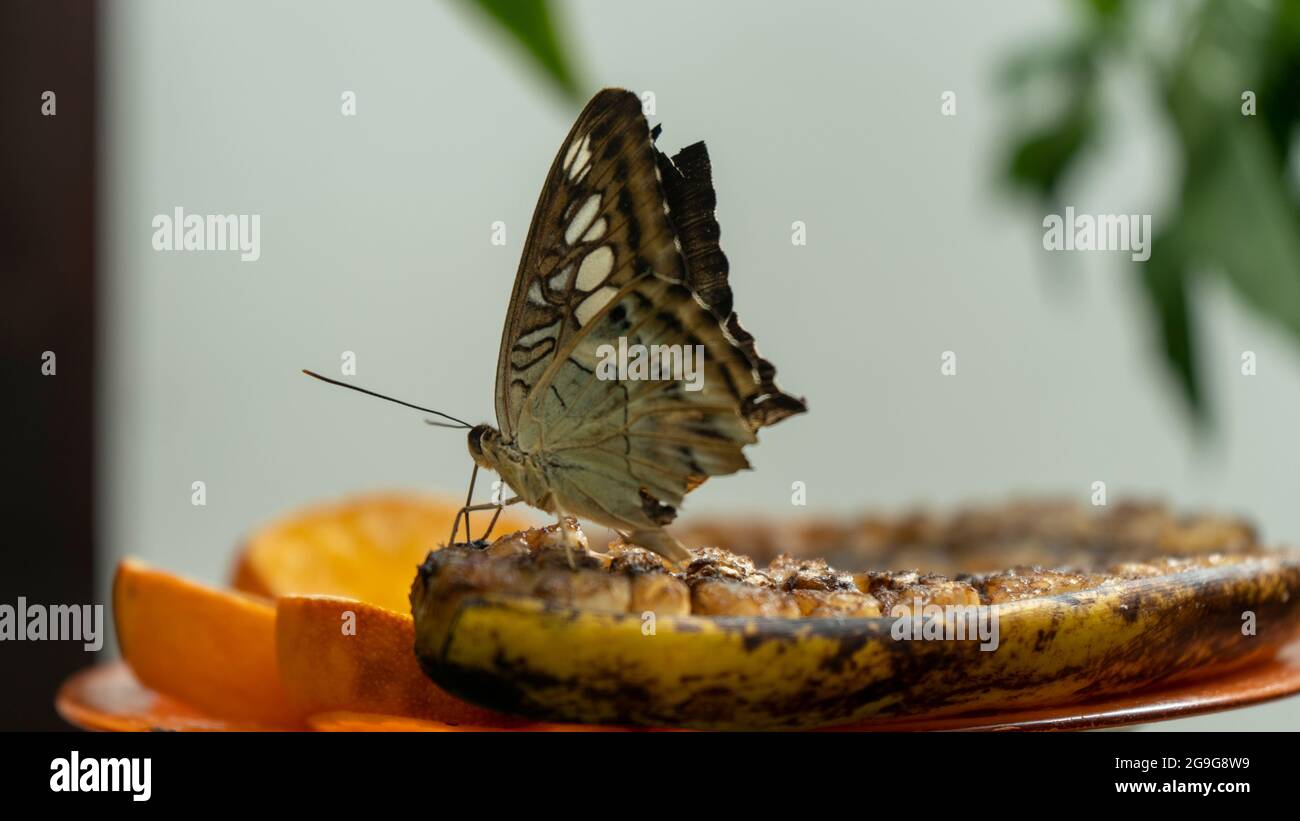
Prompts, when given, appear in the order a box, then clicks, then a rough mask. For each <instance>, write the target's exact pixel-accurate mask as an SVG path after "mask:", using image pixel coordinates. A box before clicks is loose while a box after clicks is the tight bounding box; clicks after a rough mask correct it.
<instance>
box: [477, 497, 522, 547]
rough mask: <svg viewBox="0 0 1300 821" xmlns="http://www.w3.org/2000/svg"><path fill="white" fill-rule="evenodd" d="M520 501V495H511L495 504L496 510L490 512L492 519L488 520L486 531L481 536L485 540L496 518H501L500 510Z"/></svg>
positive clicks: (490, 532) (495, 524)
mask: <svg viewBox="0 0 1300 821" xmlns="http://www.w3.org/2000/svg"><path fill="white" fill-rule="evenodd" d="M522 501H523V498H522V497H520V496H511V497H510V498H509V499H506V500H505V501H504V502H502V503H501V504H499V505H495V507H496V509H497V512H496V513H493V514H492V521H490V522H488V527H487V532H486V533H484V534H483V536H482V537H481V538H482V539H484V540H486V539H487V538H488V537H489V536H491V535H492V529H493V528H494V527H496V526H497V519H499V518H501V511H503V510H505V509H506V508H507V507H508V506H510V505H513V504H517V503H519V502H522ZM492 506H493V505H489V507H492Z"/></svg>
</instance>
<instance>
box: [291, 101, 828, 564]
mask: <svg viewBox="0 0 1300 821" xmlns="http://www.w3.org/2000/svg"><path fill="white" fill-rule="evenodd" d="M659 133H660V128H659V127H656V128H655V129H654V130H651V129H650V127H649V124H648V123H647V122H646V118H645V115H644V114H643V112H642V109H641V101H640V99H639V98H638V97H637V96H636V95H635V94H633V93H632V92H630V91H625V90H622V89H605V90H603V91H601V92H599V93H598V94H596V96H595V97H593V98H592V99H591V101H590V102H589V103H588V104H587V106H586V107H585V108H584V109H583V111H582V113H581V114H580V115H579V116H578V119H577V121H576V122H575V123H574V125H573V128H572V129H571V130H570V131H569V135H568V137H567V138H566V139H565V141H564V144H563V145H562V146H561V147H560V150H559V152H558V153H557V155H556V157H555V161H554V162H553V163H552V165H551V170H550V172H549V173H548V174H547V177H546V183H545V185H544V186H543V188H542V193H541V196H540V198H539V199H538V202H537V207H536V210H535V212H534V214H533V221H532V225H531V227H530V229H529V232H528V238H527V241H526V243H525V245H524V251H523V257H522V259H521V260H520V263H519V270H518V272H517V274H516V276H515V284H514V290H513V292H512V294H511V296H510V305H509V309H508V311H507V314H506V322H505V328H504V330H503V332H502V334H501V349H500V354H499V357H498V361H497V373H496V416H497V423H498V425H499V427H495V428H494V427H492V426H490V425H474V426H470V425H468V424H467V423H460V424H462V425H464V426H465V427H469V428H470V430H469V452H470V455H471V457H472V458H473V461H474V465H475V476H476V475H477V471H478V468H480V467H481V468H484V469H487V470H491V471H494V472H496V473H497V474H498V475H499V476H500V477H501V480H502V482H503V483H504V484H505V485H508V486H509V487H510V489H511V490H512V491H513V492H514V493H515V494H517V495H516V496H514V497H512V498H509V499H505V500H500V501H498V502H495V503H493V504H484V505H473V504H472V502H471V500H472V495H473V478H471V484H470V498H469V499H467V500H466V505H465V507H464V508H463V509H462V511H461V513H462V514H463V515H464V516H465V518H466V529H467V530H468V516H469V512H470V511H472V510H485V509H490V508H496V510H497V512H498V513H499V512H500V510H501V508H502V507H503V506H504V505H507V504H514V503H517V502H524V503H527V504H529V505H531V506H533V507H535V508H539V509H541V510H544V511H547V512H549V513H553V514H555V515H556V516H557V517H558V518H559V519H560V520H561V521H563V520H564V518H565V517H567V516H573V517H576V518H578V519H583V520H588V521H592V522H595V523H598V524H601V525H605V526H606V527H609V528H612V529H614V530H615V531H617V532H619V533H620V534H621V535H622V536H623V537H624V538H625V540H626V541H628V542H630V543H632V544H636V545H638V546H641V547H645V548H649V549H651V550H654V551H656V552H657V553H660V554H661V555H663V556H665V557H666V558H669V559H671V560H675V561H679V560H682V559H686V558H689V556H690V553H689V552H688V551H687V550H686V549H685V548H684V547H683V546H682V545H681V544H680V543H679V542H678V541H677V540H676V539H674V538H673V537H672V536H671V535H669V534H668V533H667V532H666V531H665V529H664V528H665V526H666V525H668V524H670V523H671V522H672V521H673V519H674V518H675V517H676V515H677V508H678V506H680V505H681V503H682V499H683V497H684V496H685V495H686V494H687V493H689V492H690V491H691V490H693V489H695V488H696V487H699V485H700V484H701V483H703V482H704V481H705V479H707V478H708V477H710V476H721V475H726V474H730V473H735V472H736V471H738V470H742V469H745V468H748V467H749V462H748V460H747V459H746V458H745V455H744V453H743V452H742V451H743V448H744V446H745V445H749V444H753V443H755V442H756V441H757V432H758V430H759V429H760V428H763V427H766V426H768V425H772V424H774V423H776V422H779V421H781V420H782V419H784V418H786V417H788V416H791V415H794V414H798V413H803V412H804V411H806V410H807V404H806V403H805V401H804V400H803V399H798V398H795V397H793V396H791V395H789V394H787V393H784V392H783V391H782V390H781V389H780V388H778V387H777V385H776V380H775V376H776V369H775V368H774V367H773V366H772V364H771V363H770V362H768V361H767V360H765V359H763V358H762V357H761V356H759V354H758V351H757V350H756V349H755V347H754V338H753V337H752V336H751V335H750V334H749V333H748V332H746V331H745V330H744V328H742V327H741V325H740V322H739V320H737V318H736V314H735V312H734V311H733V310H732V293H731V287H730V285H729V284H728V281H727V274H728V264H727V258H726V256H725V255H724V254H723V253H722V249H721V248H720V247H719V244H718V239H719V233H720V232H719V228H718V222H717V219H716V217H715V216H714V207H715V205H716V202H717V198H716V195H715V193H714V190H713V183H712V170H711V165H710V163H709V154H708V151H707V150H706V149H705V146H704V143H703V142H697V143H695V144H693V145H690V146H687V147H686V148H683V149H682V150H681V151H679V152H678V153H677V154H676V155H674V156H673V157H672V158H671V159H669V158H668V157H667V156H666V155H665V154H664V153H663V152H661V151H660V150H659V149H658V148H657V147H656V141H657V139H658V137H659ZM627 350H633V351H636V352H639V353H640V354H641V357H640V358H641V360H642V361H641V364H642V366H643V367H641V368H639V369H638V368H636V367H635V364H632V365H628V366H627V367H622V366H620V367H618V368H614V367H606V366H608V365H611V362H610V360H609V357H610V354H611V353H612V352H614V351H620V352H621V351H627ZM647 352H648V354H647ZM692 353H696V354H699V355H698V356H697V357H696V364H697V368H696V372H695V373H693V374H689V378H688V375H687V374H686V373H684V369H683V368H682V367H679V366H681V365H682V364H683V363H685V364H689V362H690V359H691V354H692ZM647 358H648V359H649V360H650V364H651V365H652V366H653V365H663V366H664V367H662V368H661V367H651V368H649V369H647V368H645V367H644V365H645V364H646V359H647ZM647 370H648V377H647V375H646V372H647ZM313 375H314V374H313ZM327 381H333V380H327ZM349 387H350V386H349ZM403 404H406V403H403ZM440 415H442V416H444V417H445V416H446V415H445V414H440ZM446 418H450V419H453V421H455V422H458V423H459V422H460V420H456V419H454V417H446ZM495 521H496V519H495V517H494V518H493V524H495ZM459 525H460V516H457V519H456V524H455V525H454V526H453V532H452V541H453V542H454V540H455V537H456V532H457V531H456V529H457V528H459ZM491 528H492V525H491V524H490V525H489V527H488V530H489V533H490V531H491ZM561 531H562V532H566V531H565V528H561Z"/></svg>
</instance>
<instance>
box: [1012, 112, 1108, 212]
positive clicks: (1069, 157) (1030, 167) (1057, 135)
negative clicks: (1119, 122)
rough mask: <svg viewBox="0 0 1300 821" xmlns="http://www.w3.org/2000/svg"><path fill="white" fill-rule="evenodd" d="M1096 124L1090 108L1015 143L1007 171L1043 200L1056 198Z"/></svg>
mask: <svg viewBox="0 0 1300 821" xmlns="http://www.w3.org/2000/svg"><path fill="white" fill-rule="evenodd" d="M1094 131H1095V125H1094V123H1093V119H1092V117H1091V115H1090V113H1089V112H1087V111H1079V112H1075V113H1071V115H1070V116H1067V117H1066V118H1064V119H1063V120H1062V121H1061V122H1058V123H1054V124H1053V125H1051V126H1048V127H1046V128H1044V129H1042V130H1040V131H1038V132H1037V133H1034V134H1030V135H1028V136H1026V137H1024V138H1023V140H1022V142H1021V143H1020V144H1019V145H1017V146H1016V147H1015V149H1014V150H1013V152H1012V154H1011V159H1010V162H1009V163H1008V168H1007V174H1008V175H1009V176H1010V178H1011V180H1012V182H1014V183H1016V184H1017V185H1019V186H1021V187H1022V188H1026V189H1028V190H1029V191H1030V192H1031V193H1033V194H1034V195H1035V196H1037V197H1038V198H1039V199H1040V200H1041V201H1044V202H1056V201H1057V199H1058V193H1059V190H1060V187H1061V181H1062V179H1063V178H1064V177H1065V174H1066V172H1067V171H1068V170H1069V169H1070V167H1071V166H1072V165H1073V164H1074V160H1075V158H1076V157H1078V155H1079V152H1080V151H1082V150H1083V148H1084V146H1086V145H1087V144H1088V142H1089V141H1090V140H1091V138H1092V136H1093V133H1094Z"/></svg>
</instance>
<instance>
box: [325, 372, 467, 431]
mask: <svg viewBox="0 0 1300 821" xmlns="http://www.w3.org/2000/svg"><path fill="white" fill-rule="evenodd" d="M302 372H303V373H305V374H307V375H308V376H310V377H312V378H314V379H319V380H320V381H322V382H328V383H329V384H331V385H338V386H339V387H340V388H347V389H348V390H350V391H356V392H357V393H364V394H366V395H367V396H375V397H378V398H380V399H386V400H388V401H389V402H394V403H396V404H398V405H405V406H406V407H408V408H414V409H415V410H418V411H424V412H425V413H432V414H433V415H434V416H441V417H442V418H443V419H450V420H451V421H453V422H455V423H456V424H455V425H448V424H446V423H445V422H435V421H433V420H431V419H426V420H425V421H426V422H427V423H428V424H430V425H437V426H438V427H440V428H472V427H474V426H473V425H471V424H470V423H469V422H466V421H463V420H461V419H457V418H456V417H454V416H452V415H451V414H448V413H443V412H442V411H436V410H433V409H432V408H422V407H420V406H419V405H412V404H411V403H410V402H403V401H402V400H400V399H394V398H393V397H391V396H384V395H383V394H382V393H375V392H374V391H371V390H366V389H365V388H359V387H357V386H356V385H349V384H348V383H347V382H340V381H339V380H337V379H330V378H329V377H328V376H321V375H320V374H318V373H316V372H315V371H309V370H307V369H306V368H303V370H302Z"/></svg>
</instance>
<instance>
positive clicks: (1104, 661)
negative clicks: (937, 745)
mask: <svg viewBox="0 0 1300 821" xmlns="http://www.w3.org/2000/svg"><path fill="white" fill-rule="evenodd" d="M537 534H538V532H537V531H530V532H529V533H528V534H524V535H523V536H516V537H514V542H513V543H506V542H507V541H508V540H502V541H501V542H498V543H497V544H496V545H494V546H493V547H492V548H489V549H488V550H485V551H483V550H472V549H470V548H460V547H453V548H449V549H444V550H442V551H436V552H434V553H431V554H430V555H429V558H428V559H427V560H426V562H425V563H424V565H423V566H422V567H421V568H420V572H419V574H418V576H417V578H416V580H415V582H414V585H413V587H412V592H411V603H412V610H413V614H414V617H415V625H416V654H417V656H418V658H419V660H420V663H421V666H422V668H423V669H424V671H425V672H426V674H427V675H429V676H430V677H431V678H432V679H433V680H434V681H435V682H436V683H437V684H438V685H439V686H441V687H443V688H444V689H446V690H449V691H450V692H452V693H454V694H455V695H457V696H459V697H461V698H463V699H466V700H468V701H471V702H474V703H477V704H480V705H482V706H484V707H489V708H491V709H496V710H501V711H505V712H512V713H517V714H521V715H525V716H529V717H533V718H541V719H547V720H556V721H568V722H590V723H620V724H621V723H631V724H645V725H656V726H684V727H697V728H714V729H781V728H786V729H797V728H812V727H819V726H825V725H833V724H844V723H853V722H859V721H862V720H865V719H869V718H873V717H881V716H901V715H913V714H920V713H926V714H930V715H938V714H945V713H958V712H967V711H973V710H994V709H998V710H1001V709H1006V708H1015V707H1029V706H1046V705H1059V704H1065V703H1072V702H1078V701H1083V700H1087V699H1089V698H1095V697H1098V696H1103V695H1113V694H1115V693H1117V692H1124V691H1128V690H1132V689H1136V688H1139V687H1145V686H1149V685H1153V684H1157V683H1163V682H1171V681H1175V680H1182V679H1186V678H1190V677H1194V676H1198V675H1205V674H1207V673H1208V672H1211V671H1216V670H1222V669H1226V668H1229V667H1232V666H1240V665H1243V664H1246V663H1249V662H1250V661H1251V660H1252V659H1256V658H1260V657H1263V656H1266V655H1269V654H1271V653H1273V652H1275V651H1276V650H1277V648H1278V647H1279V646H1280V645H1282V644H1284V643H1286V642H1288V641H1290V640H1291V639H1293V638H1294V637H1295V636H1296V635H1297V633H1298V632H1300V560H1298V559H1297V558H1295V557H1294V556H1288V555H1286V554H1280V553H1270V552H1266V551H1261V550H1259V549H1257V548H1255V547H1253V546H1249V547H1247V548H1246V549H1242V550H1237V551H1232V552H1229V553H1225V554H1220V553H1211V554H1205V555H1200V556H1198V557H1197V558H1195V559H1188V560H1182V561H1171V560H1166V561H1164V562H1163V563H1155V564H1147V565H1144V566H1143V569H1141V570H1136V571H1135V570H1133V569H1132V568H1129V571H1128V572H1127V573H1120V572H1118V571H1112V572H1110V573H1108V574H1104V575H1103V574H1091V575H1088V574H1083V575H1075V576H1071V577H1069V579H1068V580H1067V581H1066V582H1065V583H1062V582H1061V579H1062V578H1065V577H1063V576H1060V574H1057V575H1056V576H1053V575H1051V574H1044V575H1042V576H1036V575H1034V573H1035V572H1040V571H1026V572H1024V573H1022V574H1020V575H1017V574H1015V573H1012V574H1003V575H1001V576H999V577H998V579H997V581H996V584H995V583H994V582H993V581H985V582H978V583H977V586H978V587H979V591H980V596H981V597H982V600H983V601H984V602H986V607H987V611H986V612H987V614H988V615H989V616H990V617H992V618H994V623H995V624H996V631H997V636H996V649H988V650H982V649H981V645H982V644H983V645H984V646H986V647H987V646H988V644H989V642H988V641H982V640H981V637H978V636H977V637H974V638H971V637H970V636H971V635H973V634H967V638H965V639H957V640H907V639H908V638H912V639H915V638H917V637H916V636H911V637H904V636H902V634H903V633H907V632H908V631H907V630H906V629H901V630H900V627H903V628H906V627H908V626H909V621H910V622H914V623H916V624H917V625H918V626H919V624H920V620H919V619H918V618H916V616H918V615H919V614H920V613H921V610H920V609H918V607H917V606H918V605H921V604H922V601H921V599H920V598H919V596H921V595H926V594H925V593H924V591H925V590H929V591H930V592H931V593H933V591H934V590H936V589H943V590H951V589H952V588H954V587H955V586H961V585H966V586H969V585H968V584H967V582H965V581H951V580H943V584H944V585H946V586H942V585H941V586H935V585H934V584H929V583H927V582H926V577H920V582H919V583H917V584H915V585H913V587H907V588H906V589H909V590H913V591H914V592H916V591H920V592H917V596H918V598H916V599H915V600H914V603H912V604H910V605H909V603H908V601H907V600H901V601H899V602H898V603H897V605H895V606H898V607H902V608H903V609H902V610H894V609H893V607H890V608H889V609H888V610H887V611H886V612H884V614H883V615H881V616H876V617H851V618H846V617H835V616H831V617H812V618H798V617H794V618H787V617H774V616H770V615H755V616H701V615H690V614H686V613H684V612H683V608H682V607H681V606H676V605H673V604H671V603H672V602H674V601H677V600H678V599H674V598H672V597H671V596H667V597H663V596H661V597H660V598H658V599H655V598H653V597H651V598H650V599H642V600H640V601H639V600H638V593H637V591H638V589H641V588H639V587H638V580H639V579H644V578H645V574H643V573H639V572H634V573H621V572H619V569H620V567H624V568H625V567H627V566H630V565H628V564H627V563H624V565H620V564H619V563H620V562H621V561H622V560H623V559H622V558H620V557H619V556H620V554H619V553H618V552H617V551H616V552H615V558H614V559H613V562H612V565H613V566H611V562H610V559H609V558H608V557H606V556H603V554H585V555H584V556H583V557H582V560H581V561H580V562H579V566H578V568H577V569H576V571H575V570H571V569H569V568H568V567H566V566H562V565H561V564H560V561H562V559H561V558H557V557H556V556H557V555H558V554H557V551H553V550H552V551H549V552H548V549H547V546H546V545H545V544H543V542H545V541H546V534H542V535H537ZM521 545H523V546H522V547H521ZM639 552H640V551H635V549H631V550H628V551H625V552H624V553H623V554H622V556H623V557H634V558H637V561H641V558H642V557H639V556H636V555H635V554H637V553H639ZM632 564H636V562H633V563H632ZM719 566H723V567H724V569H725V567H726V566H724V565H720V564H718V563H717V562H714V563H713V564H712V565H710V568H711V569H708V572H709V573H710V574H712V575H711V577H710V578H707V579H706V578H694V579H692V576H691V573H692V572H694V569H693V568H694V565H692V569H687V570H685V571H682V573H681V574H680V575H682V577H683V578H685V579H687V580H688V581H692V590H691V594H690V596H691V605H692V606H693V607H694V608H695V612H696V613H698V612H699V609H700V605H701V604H702V603H703V602H704V601H705V599H704V598H703V597H702V596H701V591H702V590H704V589H706V587H708V586H709V585H713V586H714V587H713V588H711V589H715V590H716V589H717V588H716V586H717V585H719V584H721V585H731V586H732V587H731V588H728V589H732V591H733V593H734V594H736V595H738V596H740V597H741V598H742V599H743V602H744V606H743V607H741V608H740V609H738V610H733V612H749V613H760V614H761V613H768V612H777V611H772V610H770V609H768V610H764V609H762V607H759V608H758V609H754V605H753V602H754V601H756V600H755V599H751V598H745V597H747V596H750V595H751V594H753V593H754V592H755V591H754V590H752V589H750V587H752V585H753V579H752V578H750V580H749V581H747V582H745V581H739V580H736V577H735V576H731V577H726V578H727V579H730V580H726V579H724V580H722V581H719V580H718V579H720V578H723V576H719V575H718V573H719V571H718V570H717V568H718V567H719ZM776 566H777V565H776V564H775V563H774V565H773V567H776ZM820 567H821V568H822V569H826V568H825V565H824V563H823V564H821V565H820ZM806 569H807V568H805V570H806ZM746 572H748V570H746V569H745V568H743V567H742V568H741V571H740V573H741V574H742V575H743V574H744V573H746ZM764 572H768V573H771V572H772V571H771V569H769V571H758V575H760V576H761V575H762V574H763V573H764ZM831 573H832V576H827V578H832V577H833V574H834V572H833V571H831ZM724 575H725V574H724ZM867 575H871V574H867ZM875 575H880V574H875ZM658 578H663V577H662V576H659V577H658ZM764 578H766V577H764ZM807 578H808V574H807V573H805V574H804V576H800V577H798V578H796V576H794V575H791V576H788V577H785V580H784V582H783V584H784V585H785V588H784V592H782V590H781V589H780V588H779V587H778V588H774V589H773V590H774V591H775V592H773V590H767V591H759V592H761V593H762V595H763V596H767V597H768V598H767V599H763V601H764V602H767V601H769V600H773V601H774V600H775V599H772V598H771V597H773V596H786V595H795V594H796V593H800V592H806V591H801V590H795V588H796V587H798V586H799V585H801V584H802V583H803V582H802V581H799V579H803V580H806V579H807ZM915 578H916V577H915V576H914V575H913V576H911V577H910V579H912V580H915ZM792 579H795V581H791V580H792ZM1044 579H1045V580H1046V581H1045V582H1044V581H1043V580H1044ZM877 582H879V579H876V580H875V581H870V582H869V580H867V579H866V578H865V577H861V576H860V577H858V578H857V579H856V586H857V587H858V588H860V589H861V590H863V591H865V590H868V589H874V590H876V592H877V594H879V596H880V598H879V601H887V599H886V597H885V593H887V592H888V591H887V590H886V589H885V588H882V587H880V586H879V585H878V584H877ZM1012 582H1014V583H1015V584H1016V585H1019V586H1020V587H1021V588H1023V589H1024V590H1023V595H1024V596H1025V597H1023V598H1017V597H1016V596H1006V595H1000V594H998V593H997V592H996V591H1004V592H1005V590H1007V589H1010V587H1009V586H1008V585H1009V584H1010V583H1012ZM908 583H909V584H912V581H909V582H908ZM1035 584H1039V585H1040V586H1039V587H1038V588H1036V587H1035V586H1034V585H1035ZM746 585H750V587H746ZM871 585H877V586H875V587H872V586H871ZM927 585H928V586H927ZM642 587H644V586H642ZM841 587H842V586H841ZM898 589H904V588H898ZM971 589H972V590H973V589H974V588H971ZM791 591H793V592H791ZM1042 593H1045V595H1043V594H1042ZM819 595H822V599H821V600H820V601H821V602H822V604H821V605H819V606H825V602H827V601H829V600H830V599H829V598H828V597H833V596H840V597H841V598H843V597H846V596H847V597H850V598H852V597H854V596H857V597H863V596H865V597H866V598H867V599H871V598H872V594H870V593H867V592H853V591H847V592H846V591H844V590H843V589H841V591H840V592H839V593H825V594H819ZM944 595H947V594H944ZM1017 595H1020V594H1017ZM738 600H740V599H738ZM783 601H784V600H783ZM837 601H838V600H837ZM863 601H864V600H863V599H861V598H859V599H857V600H855V603H854V604H853V605H852V606H853V607H855V608H857V609H856V610H855V611H854V612H863V610H862V607H863V606H864V605H863ZM949 601H960V597H957V598H956V599H952V598H950V599H949ZM990 601H992V602H996V603H993V604H987V602H990ZM647 602H649V604H648V605H647ZM656 602H660V603H664V602H666V603H668V604H665V605H663V607H664V609H665V610H667V611H669V612H662V611H657V610H656V609H654V608H656V607H658V606H660V605H659V604H656ZM936 602H939V603H942V596H934V595H930V596H929V601H928V602H926V603H927V604H935V603H936ZM646 606H648V607H649V608H651V609H648V610H642V609H641V608H642V607H646ZM763 606H764V607H766V606H767V605H763ZM800 606H804V605H800ZM815 612H817V613H824V612H827V611H826V610H824V609H822V610H816V611H815ZM891 612H892V613H894V614H895V615H897V614H900V613H901V614H903V618H902V619H901V620H900V619H899V618H894V617H891V615H890V613H891ZM918 632H919V631H918ZM939 632H942V631H939Z"/></svg>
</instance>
